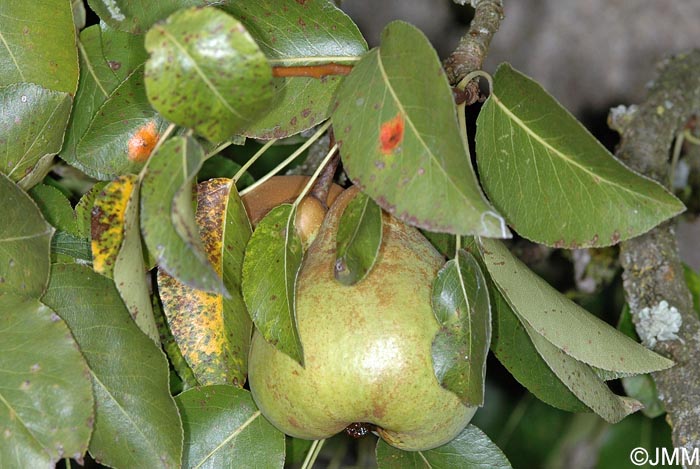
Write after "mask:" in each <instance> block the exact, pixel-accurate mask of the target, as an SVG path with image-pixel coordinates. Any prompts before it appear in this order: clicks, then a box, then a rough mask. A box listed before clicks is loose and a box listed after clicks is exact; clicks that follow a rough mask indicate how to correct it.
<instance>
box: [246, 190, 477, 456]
mask: <svg viewBox="0 0 700 469" xmlns="http://www.w3.org/2000/svg"><path fill="white" fill-rule="evenodd" d="M356 193H357V190H356V189H350V190H347V191H345V192H344V193H343V194H341V195H340V196H339V197H338V199H337V201H336V202H335V203H334V204H333V206H332V207H331V209H330V210H329V212H328V215H327V216H326V218H325V220H324V222H323V225H322V226H321V228H320V231H319V233H318V235H317V237H316V239H315V241H314V242H313V244H312V245H311V246H310V248H309V250H308V251H307V253H306V257H305V259H304V262H303V264H302V268H301V270H300V272H299V276H298V279H297V291H296V319H297V325H298V329H299V335H300V338H301V343H302V346H303V349H304V361H305V367H303V368H302V367H301V366H300V365H299V364H298V363H297V362H295V361H294V360H292V359H291V358H289V357H288V356H287V355H285V354H283V353H282V352H279V351H278V350H277V349H275V348H274V347H273V346H272V345H270V344H269V343H267V342H266V341H265V339H264V338H263V337H262V336H261V335H260V334H259V333H257V332H256V333H255V334H254V337H253V343H252V348H251V353H250V362H249V381H250V389H251V391H252V393H253V397H254V398H255V401H256V403H257V405H258V407H259V408H260V410H261V411H262V413H263V415H265V417H267V419H268V420H270V421H271V422H272V423H273V424H274V425H275V426H276V427H277V428H279V429H280V430H282V431H283V432H284V433H286V434H288V435H291V436H294V437H297V438H306V439H321V438H327V437H330V436H332V435H334V434H335V433H338V432H339V431H342V430H343V429H344V428H345V427H347V426H348V425H350V424H351V423H354V422H368V423H372V424H374V425H376V426H377V432H378V433H379V435H380V436H381V437H382V438H384V440H386V441H387V442H388V443H390V444H391V445H393V446H396V447H397V448H400V449H404V450H409V451H411V450H413V451H417V450H426V449H430V448H434V447H436V446H440V445H442V444H444V443H447V442H448V441H450V440H452V439H453V438H454V437H455V436H457V435H458V434H459V433H460V432H461V431H462V429H463V428H464V427H465V426H466V425H467V424H468V423H469V421H470V420H471V418H472V416H473V415H474V412H475V411H476V408H473V407H465V406H464V405H463V404H462V403H461V402H460V400H459V399H458V398H457V396H456V395H454V394H453V393H451V392H449V391H447V390H445V389H443V388H442V387H441V386H440V384H439V383H438V381H437V379H436V378H435V375H434V373H433V364H432V357H431V344H432V341H433V338H434V337H435V334H436V332H437V331H438V323H437V321H436V320H435V317H434V315H433V312H432V309H431V306H430V297H431V287H432V283H433V279H434V278H435V275H436V273H437V271H438V270H439V269H440V267H442V265H443V263H444V260H443V258H442V257H441V256H440V255H439V254H438V253H437V252H436V251H435V249H433V247H432V246H431V245H430V243H429V242H428V241H427V240H426V239H425V238H424V237H423V236H422V235H421V234H420V233H419V232H418V231H417V230H415V229H414V228H411V227H409V226H407V225H404V224H402V223H401V222H399V221H398V220H396V219H395V218H393V217H391V216H389V215H388V214H386V213H385V214H384V215H383V217H384V218H383V221H384V228H383V230H384V231H383V239H382V245H381V248H380V254H379V258H378V260H377V263H376V264H375V266H374V268H373V269H372V271H371V272H370V273H369V274H368V276H367V277H366V278H365V279H364V280H362V281H361V282H359V283H357V284H355V285H353V286H345V285H343V284H341V283H339V282H338V281H337V280H336V279H335V276H334V271H333V269H334V263H335V252H336V239H335V235H336V232H337V229H338V222H339V219H340V216H341V214H342V212H343V209H344V208H345V206H346V205H347V204H348V202H349V201H350V200H351V199H352V198H353V197H354V196H355V194H356Z"/></svg>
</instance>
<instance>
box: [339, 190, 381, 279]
mask: <svg viewBox="0 0 700 469" xmlns="http://www.w3.org/2000/svg"><path fill="white" fill-rule="evenodd" d="M336 243H337V248H336V253H335V255H336V261H335V278H336V279H337V280H338V281H339V282H340V283H342V284H344V285H354V284H356V283H357V282H359V281H361V280H362V279H364V278H365V277H366V276H367V274H368V273H369V271H370V270H371V269H372V266H373V265H374V263H375V262H376V261H377V257H378V256H379V246H380V245H381V243H382V209H381V208H379V205H377V204H376V203H374V201H373V200H372V199H371V198H370V197H369V196H368V195H367V194H364V193H362V192H359V193H358V194H357V195H356V196H355V197H354V198H353V199H352V200H351V201H350V203H349V204H348V205H347V207H345V210H343V214H342V215H341V217H340V222H339V224H338V233H337V234H336Z"/></svg>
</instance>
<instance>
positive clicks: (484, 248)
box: [480, 238, 673, 374]
mask: <svg viewBox="0 0 700 469" xmlns="http://www.w3.org/2000/svg"><path fill="white" fill-rule="evenodd" d="M480 242H481V252H482V255H483V260H484V264H485V265H486V268H487V269H488V271H489V273H490V274H491V278H492V279H493V281H494V283H495V284H496V286H497V287H498V289H499V291H500V292H501V294H502V295H503V297H504V298H505V299H506V301H507V302H508V304H509V305H510V307H511V308H512V309H513V311H514V312H515V313H516V314H517V315H518V316H519V317H520V318H521V321H523V323H524V325H525V326H529V327H531V328H532V329H533V330H535V331H537V334H538V335H541V336H542V337H543V338H544V339H545V340H546V341H548V342H551V344H553V345H554V346H555V347H556V348H558V349H560V350H562V351H564V353H566V354H567V355H569V356H571V357H573V358H575V359H576V360H579V361H581V362H584V363H587V364H588V365H591V366H594V367H596V368H601V369H603V370H608V371H615V372H622V373H635V374H638V373H648V372H650V371H658V370H663V369H666V368H668V367H670V366H672V365H673V362H671V361H670V360H668V359H666V358H664V357H662V356H660V355H657V354H655V353H654V352H652V351H651V350H649V349H647V348H645V347H642V346H641V345H639V344H638V343H636V342H635V341H633V340H631V339H630V338H629V337H627V336H625V335H624V334H622V333H620V332H619V331H617V330H616V329H614V328H613V327H611V326H610V325H608V324H607V323H605V322H603V321H602V320H600V319H598V318H597V317H596V316H594V315H592V314H590V313H588V312H587V311H586V310H585V309H583V308H581V307H580V306H578V305H577V304H576V303H574V302H572V301H571V300H569V299H567V298H566V297H565V296H563V295H562V294H561V293H559V292H558V291H556V290H555V289H554V288H552V287H551V286H550V285H549V284H548V283H547V282H545V281H544V280H542V279H541V278H540V277H538V276H537V275H535V274H534V273H533V272H532V271H531V270H530V269H528V268H527V266H526V265H525V264H523V263H522V262H521V261H520V260H519V259H517V258H516V257H515V256H513V254H511V253H510V252H509V251H508V249H507V248H506V247H505V246H504V245H503V243H501V242H499V241H496V240H491V239H486V238H481V241H480ZM535 345H537V344H535Z"/></svg>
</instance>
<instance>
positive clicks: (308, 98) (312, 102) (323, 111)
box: [222, 0, 367, 139]
mask: <svg viewBox="0 0 700 469" xmlns="http://www.w3.org/2000/svg"><path fill="white" fill-rule="evenodd" d="M222 8H223V9H224V10H225V11H227V12H229V13H231V14H232V15H233V16H235V17H236V18H238V19H239V20H240V21H241V22H242V23H243V25H244V26H245V27H246V29H247V30H248V32H249V33H250V35H251V36H252V37H253V38H254V39H255V41H256V42H257V43H258V45H259V46H260V48H261V49H262V51H263V53H264V54H265V56H266V57H267V59H268V62H269V63H270V65H272V66H273V67H279V68H281V67H299V66H301V67H303V66H309V65H324V64H329V63H333V64H348V63H353V62H354V61H356V60H357V59H358V58H359V57H360V56H361V55H363V54H364V53H365V52H367V43H366V42H365V40H364V38H363V37H362V34H361V33H360V31H359V30H358V29H357V26H356V25H355V23H353V22H352V20H351V19H350V18H349V17H348V16H347V15H346V14H345V13H344V12H342V11H341V10H340V9H339V8H337V7H336V6H335V5H334V4H333V2H331V1H329V0H305V1H299V2H283V3H280V2H279V0H258V1H255V2H229V3H228V4H227V5H224V6H223V7H222ZM280 8H282V9H284V14H280V13H279V12H280ZM341 81H342V77H341V76H338V75H329V76H325V77H323V78H321V79H319V78H313V77H304V76H291V77H281V76H279V77H276V78H274V80H273V85H274V98H273V101H272V104H271V105H270V106H269V111H268V112H266V113H264V114H262V115H260V116H258V117H257V118H256V119H255V121H254V122H252V123H251V124H250V125H249V126H247V127H246V128H245V129H243V130H242V133H243V134H245V135H247V136H249V137H256V138H263V139H272V138H284V137H288V136H290V135H294V134H296V133H299V132H301V131H303V130H306V129H310V128H311V127H313V126H315V125H316V124H319V123H320V122H323V121H324V120H326V119H327V118H328V116H329V115H330V113H331V106H332V104H333V103H332V100H333V97H334V96H335V92H336V90H337V89H338V85H339V84H340V83H341Z"/></svg>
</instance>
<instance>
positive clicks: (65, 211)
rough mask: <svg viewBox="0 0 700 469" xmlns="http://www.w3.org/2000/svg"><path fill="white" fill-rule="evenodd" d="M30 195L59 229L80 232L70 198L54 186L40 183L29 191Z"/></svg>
mask: <svg viewBox="0 0 700 469" xmlns="http://www.w3.org/2000/svg"><path fill="white" fill-rule="evenodd" d="M29 195H30V196H31V198H32V199H33V200H34V202H35V203H36V204H37V206H38V207H39V210H41V214H42V215H43V216H44V219H46V221H47V222H49V223H50V224H51V225H52V226H53V227H54V228H56V229H57V230H61V231H65V232H68V233H71V234H74V235H77V234H78V226H77V222H76V219H75V212H74V211H73V207H71V204H70V200H68V198H67V197H66V196H65V195H63V192H61V191H59V190H58V189H56V188H55V187H53V186H48V185H46V184H39V185H38V186H35V187H33V188H32V190H30V191H29Z"/></svg>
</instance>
